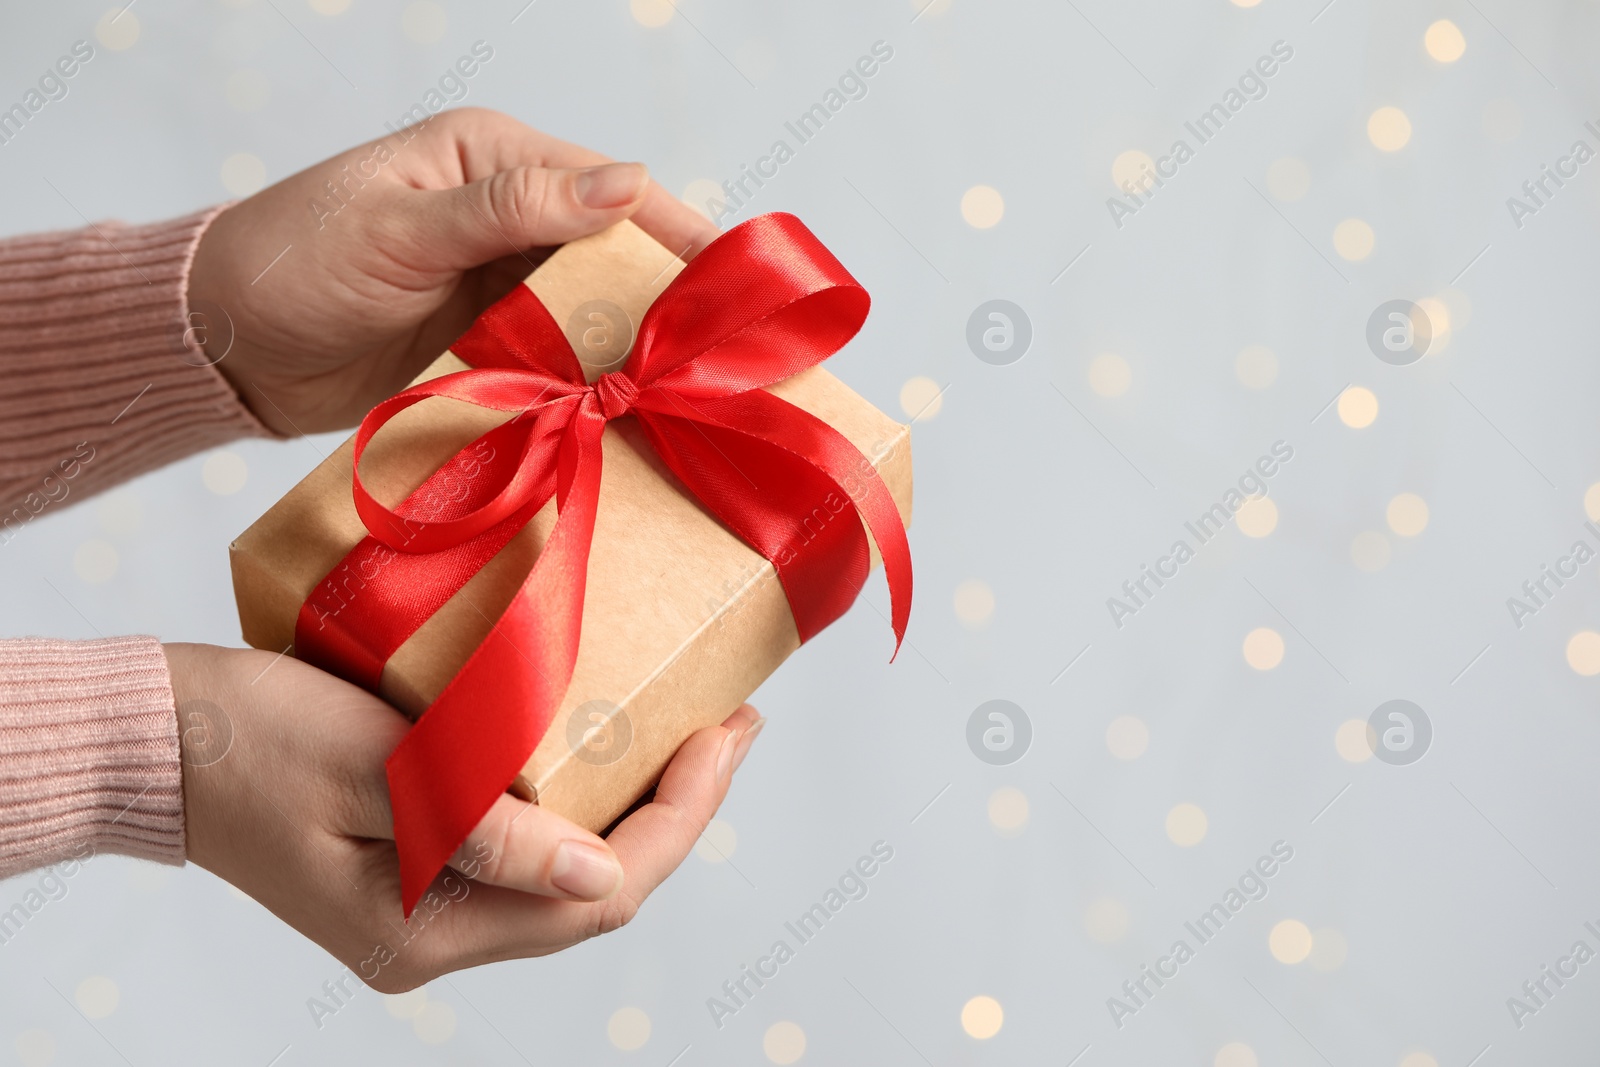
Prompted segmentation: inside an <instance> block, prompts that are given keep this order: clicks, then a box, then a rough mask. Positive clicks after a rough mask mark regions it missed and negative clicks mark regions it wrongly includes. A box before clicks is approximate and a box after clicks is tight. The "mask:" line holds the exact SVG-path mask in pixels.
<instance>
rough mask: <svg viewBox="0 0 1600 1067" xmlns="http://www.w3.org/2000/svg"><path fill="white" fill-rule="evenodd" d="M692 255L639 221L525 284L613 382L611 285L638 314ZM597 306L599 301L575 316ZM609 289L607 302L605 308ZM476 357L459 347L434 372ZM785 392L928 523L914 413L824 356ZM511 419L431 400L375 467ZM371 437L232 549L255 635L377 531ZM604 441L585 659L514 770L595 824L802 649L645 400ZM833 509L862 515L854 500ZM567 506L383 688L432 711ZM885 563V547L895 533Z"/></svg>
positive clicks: (542, 799)
mask: <svg viewBox="0 0 1600 1067" xmlns="http://www.w3.org/2000/svg"><path fill="white" fill-rule="evenodd" d="M682 268H683V263H682V262H680V261H679V260H677V259H676V258H674V257H673V256H672V254H671V253H670V252H668V251H667V250H666V249H664V248H662V247H661V246H660V245H659V244H657V243H656V242H655V241H654V240H652V239H651V238H650V237H648V236H647V235H646V234H645V233H644V232H643V231H642V230H640V229H638V228H637V227H636V226H634V225H633V224H632V223H629V222H624V223H621V224H619V225H617V226H614V227H612V228H611V229H609V230H606V231H604V232H602V233H599V234H596V235H594V236H592V237H587V238H584V239H582V240H579V241H574V242H573V243H571V244H569V245H566V246H564V247H562V248H561V249H559V250H557V251H556V252H555V253H554V254H553V255H552V256H551V257H550V258H549V259H548V260H546V261H545V263H544V264H542V265H541V266H540V267H539V268H538V269H537V270H536V271H534V273H533V274H532V275H531V276H530V277H529V278H528V279H527V280H526V282H525V283H524V284H526V285H527V286H528V287H529V288H530V289H532V290H533V292H534V294H535V295H537V296H538V297H539V299H540V300H541V301H543V302H544V304H545V306H546V307H547V308H549V310H550V312H551V314H552V315H553V316H554V317H555V320H556V322H558V323H562V324H565V325H566V327H567V333H568V337H569V339H571V340H572V341H573V347H574V349H575V350H576V351H577V352H579V354H580V359H581V360H582V362H583V363H584V369H585V374H586V376H587V377H588V379H589V380H590V381H593V380H594V379H595V378H597V377H599V375H600V374H602V373H604V372H605V371H606V370H614V369H618V368H620V366H621V365H622V357H623V355H625V352H626V350H625V349H623V348H619V347H618V346H619V343H620V341H619V339H620V337H621V335H618V334H607V333H606V332H605V330H606V325H607V324H606V318H605V317H604V316H605V313H606V310H608V309H607V308H606V307H605V305H595V304H594V303H593V302H594V301H609V302H610V304H611V305H614V308H611V309H609V310H611V311H612V313H613V315H614V311H615V309H616V308H620V309H621V311H622V312H624V313H625V314H626V316H627V318H628V319H629V320H630V321H631V323H632V325H633V326H635V327H636V326H637V324H638V323H639V321H640V319H641V318H642V317H643V315H644V312H645V310H646V309H647V308H648V307H649V305H650V303H651V302H652V301H653V300H654V299H655V297H656V296H657V294H659V293H660V291H661V290H662V289H663V288H664V287H665V286H666V285H667V283H668V282H670V281H671V280H672V278H673V277H674V276H675V275H676V274H677V273H678V271H679V270H681V269H682ZM582 305H588V307H586V308H584V314H582V315H577V316H575V315H574V313H575V312H576V311H578V309H579V308H580V306H582ZM596 307H599V308H600V309H601V310H600V314H601V315H602V317H601V318H594V317H593V316H592V315H591V314H590V312H592V311H594V310H595V308H596ZM569 320H571V321H569ZM613 325H614V324H613ZM586 330H588V331H590V332H589V333H587V334H586V333H585V331H586ZM626 336H627V337H629V338H631V336H632V332H631V331H629V332H628V333H627V335H626ZM608 338H609V347H608V344H607V341H608ZM464 366H465V364H463V363H462V362H461V361H460V360H458V359H457V358H456V357H455V356H454V355H452V354H451V353H449V352H446V353H445V354H444V355H443V356H441V357H440V358H439V359H438V360H436V361H435V362H434V363H433V365H432V366H431V367H429V368H428V370H427V371H426V372H424V373H423V374H422V375H421V377H419V378H418V380H419V381H422V380H425V379H427V378H432V377H437V376H438V375H440V374H446V373H450V372H451V371H456V370H461V369H463V368H464ZM770 391H771V392H772V393H774V394H776V395H777V396H780V397H782V398H783V399H785V400H788V401H789V402H790V403H793V404H795V405H797V406H799V407H801V408H804V409H806V410H807V411H809V412H811V413H812V414H814V415H816V416H818V417H819V418H822V419H823V420H825V421H826V422H828V423H829V424H831V425H832V426H833V427H834V428H835V429H837V430H838V431H839V432H840V433H842V434H844V436H845V437H847V438H849V440H850V441H851V443H852V444H854V445H855V446H856V447H857V448H858V449H859V450H860V451H861V452H862V453H863V455H864V456H865V457H867V461H869V462H873V463H874V465H875V466H876V467H877V469H878V472H879V474H880V476H881V477H882V478H883V480H884V482H885V483H886V484H887V485H888V487H889V490H890V492H891V493H892V494H893V496H894V499H895V503H896V504H898V505H899V508H900V513H901V515H902V516H903V517H905V518H906V519H907V521H909V518H910V515H911V445H910V437H909V434H908V430H907V427H904V426H902V425H900V424H899V423H896V422H895V421H893V420H892V419H890V418H889V417H888V416H886V415H884V414H883V413H882V412H880V411H878V410H877V409H876V408H874V407H873V406H872V405H871V404H869V403H868V402H867V401H866V400H864V399H862V397H860V396H859V395H857V394H856V393H854V392H852V391H851V390H850V389H849V388H847V387H846V386H845V385H844V384H843V383H841V382H840V381H839V380H838V379H837V378H835V377H833V376H832V375H831V374H829V373H828V372H827V371H825V370H823V369H821V368H813V369H810V370H807V371H804V372H802V373H800V374H797V375H795V376H794V377H792V378H790V379H788V380H786V381H783V382H779V383H778V384H776V385H774V386H772V387H770ZM505 417H506V416H505V415H504V414H503V413H499V412H494V411H488V410H485V409H482V408H477V407H474V406H472V405H469V404H465V403H462V402H459V401H455V400H450V399H447V398H431V399H429V400H425V401H423V402H422V403H420V404H417V405H415V406H413V407H411V408H409V409H408V410H406V411H404V412H402V413H401V414H400V415H399V416H397V417H396V418H395V419H393V420H392V421H391V422H390V423H389V424H388V425H387V426H385V427H384V429H383V430H382V431H381V432H380V433H379V434H378V435H377V436H376V437H375V438H374V439H373V441H372V443H371V444H370V445H369V447H368V449H367V452H366V454H365V456H364V457H363V458H364V459H365V460H366V462H367V468H366V470H365V471H363V472H362V476H363V479H364V480H365V481H366V482H367V484H368V487H369V488H370V489H371V491H372V492H373V494H374V496H376V497H377V498H378V499H379V500H383V501H386V502H388V503H389V504H390V505H391V506H393V505H394V504H396V503H398V502H399V501H400V500H401V499H403V498H404V497H405V496H406V495H407V494H408V493H409V492H411V491H412V490H413V489H415V488H416V487H417V486H418V485H420V484H421V483H422V482H423V481H424V480H425V479H426V478H427V476H428V475H429V474H431V473H432V472H433V471H434V470H435V469H437V468H438V467H439V466H440V465H442V464H443V463H444V462H445V461H446V460H447V459H449V457H450V456H452V455H454V454H455V453H456V452H457V451H459V450H460V449H461V448H463V447H465V446H466V445H467V444H469V443H470V442H471V441H472V440H473V439H474V438H475V437H477V435H479V434H480V433H482V432H483V431H484V430H486V429H488V428H489V427H491V426H493V425H494V424H495V423H497V422H500V421H503V420H504V419H505ZM352 448H353V442H352V441H349V440H347V441H346V442H345V443H344V444H343V445H342V446H341V447H340V448H339V450H338V451H337V452H335V453H334V454H333V455H332V456H330V457H328V459H326V460H325V461H324V462H323V463H321V464H320V465H319V466H318V467H317V468H316V469H315V470H313V471H312V472H311V473H310V474H309V475H307V476H306V478H305V480H304V481H302V482H301V483H300V484H299V485H297V486H295V487H294V488H293V489H292V490H290V491H289V493H288V495H286V496H285V497H284V498H283V499H282V500H280V501H279V502H278V503H277V504H275V505H273V507H272V509H271V510H270V511H268V512H267V513H266V514H265V515H263V516H262V517H261V518H260V519H259V520H257V521H256V523H255V524H254V525H252V526H251V527H250V528H249V529H248V530H246V531H245V532H244V533H243V534H242V535H240V537H239V539H238V540H237V541H235V542H234V543H233V545H232V546H231V548H230V556H231V562H232V566H233V584H234V593H235V596H236V598H237V600H238V604H239V619H240V624H241V626H242V628H243V632H244V639H245V640H246V641H247V642H249V643H250V644H251V645H254V646H255V647H257V648H262V649H268V650H270V651H274V652H278V651H283V650H285V649H290V648H291V646H292V644H293V642H294V629H295V619H296V617H297V615H298V613H299V610H300V606H301V604H302V603H304V601H305V599H306V597H307V596H308V595H310V593H311V591H312V590H313V588H315V587H316V585H317V584H318V583H319V582H320V581H321V580H322V579H323V578H324V576H326V575H327V574H328V573H329V572H330V571H331V570H332V569H333V568H334V567H335V566H336V565H338V563H339V562H340V560H342V559H343V558H344V556H345V554H346V553H348V552H349V550H350V549H351V548H353V547H354V546H355V545H356V543H357V542H359V541H360V540H361V538H362V537H363V536H364V535H365V534H366V529H365V527H364V526H363V525H362V524H361V520H360V518H359V517H358V516H357V515H356V511H355V505H354V503H353V501H352V497H351V489H350V486H351V455H352ZM603 450H604V457H605V465H604V466H605V469H604V476H603V479H602V482H601V488H600V499H599V511H598V515H597V518H596V523H595V533H594V543H593V547H592V548H591V550H590V556H589V577H588V590H587V595H586V597H585V600H584V607H583V634H582V641H581V643H580V645H579V650H578V659H577V665H576V668H575V669H574V671H573V675H572V681H571V684H570V685H569V687H568V689H567V693H566V696H565V698H564V700H563V701H562V704H561V707H560V709H559V710H558V711H557V713H556V716H555V718H554V719H553V720H552V721H551V725H550V728H549V731H548V732H547V733H546V734H545V737H544V739H543V740H542V741H541V742H540V744H539V746H538V747H537V748H536V749H535V751H534V753H533V756H532V758H530V759H529V761H528V763H527V765H526V767H525V768H524V770H523V773H522V775H521V776H520V777H519V778H518V779H517V781H516V783H514V785H513V788H512V791H513V792H516V793H518V794H519V795H521V796H524V797H526V798H528V799H530V800H534V801H536V802H537V803H539V804H541V805H543V806H545V807H547V808H549V809H551V810H553V811H555V812H557V813H559V814H561V815H563V816H565V817H567V818H569V819H571V820H572V821H573V822H575V823H577V824H578V825H580V826H583V827H586V828H587V829H589V830H592V831H595V832H600V831H602V830H603V829H604V828H605V827H607V826H609V825H610V824H611V823H612V822H613V821H614V820H615V819H616V818H617V817H618V816H619V815H621V814H622V813H623V812H625V811H626V810H627V809H628V808H629V807H630V806H631V805H632V804H633V803H634V802H635V801H636V800H637V799H638V798H639V797H641V796H643V795H644V794H645V793H646V792H647V791H648V790H649V789H650V788H651V787H653V786H654V784H655V783H656V781H657V780H658V779H659V778H660V776H661V772H662V770H663V769H664V768H665V767H666V764H667V761H668V760H669V759H671V757H672V755H673V753H674V752H676V751H677V749H678V746H679V745H681V744H682V743H683V742H684V741H685V740H686V739H687V738H688V737H689V736H690V735H691V734H693V733H694V732H695V731H696V730H699V729H701V728H703V727H706V726H712V725H715V724H717V723H720V722H721V721H722V720H723V719H725V718H726V717H727V716H728V715H729V714H730V713H731V712H732V711H733V710H734V709H735V708H736V707H738V706H739V704H740V703H741V702H743V701H744V700H745V698H747V697H748V696H749V695H750V694H751V693H752V692H754V691H755V689H756V687H757V686H758V685H760V684H761V682H762V681H763V680H764V679H765V678H766V677H767V676H768V675H769V674H771V673H772V672H773V671H774V670H776V669H777V667H778V665H779V664H780V663H782V662H783V661H784V659H786V658H787V657H788V656H789V654H790V653H792V652H793V651H794V650H795V649H796V648H798V647H799V638H798V635H797V632H796V630H795V624H794V619H793V618H792V617H791V615H790V613H789V607H788V602H787V601H786V600H785V599H784V595H783V589H782V586H781V585H780V583H779V582H778V581H777V576H776V571H775V569H774V567H773V566H772V564H771V563H770V562H768V561H767V560H766V559H764V558H762V557H761V556H760V555H759V554H758V553H757V552H756V551H755V550H753V549H751V548H750V547H749V546H747V545H746V544H745V543H744V542H742V541H740V540H739V539H738V538H737V537H736V536H734V535H733V534H732V533H731V532H730V531H729V530H727V529H726V528H725V527H724V526H723V525H722V524H721V523H720V522H719V521H718V520H717V519H716V518H714V517H713V516H712V515H711V514H710V513H709V512H707V511H706V510H705V509H704V508H703V507H702V506H701V505H700V503H699V502H698V501H696V500H695V499H694V498H693V497H691V496H689V495H688V494H687V493H686V492H685V490H684V489H683V488H682V486H681V485H680V484H679V483H678V482H677V480H676V478H674V477H673V475H672V474H671V473H670V472H669V471H668V470H667V469H666V468H665V467H664V466H663V465H662V463H661V461H660V459H659V457H657V456H656V455H655V453H654V451H653V450H652V449H651V448H650V447H649V445H648V444H647V443H646V442H645V440H644V437H643V434H642V432H641V431H640V429H639V427H638V425H637V424H636V423H635V422H634V420H633V419H632V418H623V419H620V420H615V421H613V422H612V423H610V424H609V425H608V426H607V428H606V431H605V437H604V441H603ZM818 506H819V509H820V510H819V511H818V512H817V515H818V516H819V517H821V516H827V515H828V509H827V508H826V507H823V506H822V501H818ZM815 521H817V520H813V529H814V524H815ZM820 521H834V522H841V521H857V520H856V518H855V513H854V511H853V510H851V509H848V508H847V509H846V510H845V511H844V512H842V513H840V514H839V515H838V516H836V517H831V518H821V520H820ZM554 522H555V508H554V505H553V504H552V505H549V506H547V507H546V508H545V509H544V510H542V511H541V512H540V513H539V514H538V515H537V516H535V517H534V519H533V521H532V522H531V523H529V524H528V526H527V527H526V528H524V529H523V530H522V531H521V532H520V533H519V534H517V535H516V536H515V537H514V538H512V540H511V541H510V543H508V544H507V545H506V547H505V548H504V549H502V550H501V552H500V553H499V554H498V555H497V556H496V557H495V558H494V559H493V560H491V561H490V562H489V564H488V565H487V566H485V567H484V568H483V570H482V571H480V572H479V573H478V574H477V575H476V576H475V577H474V578H473V579H472V580H471V581H469V582H468V583H467V584H466V586H464V587H463V588H462V589H461V591H460V592H459V593H457V594H456V595H455V596H454V597H453V598H451V600H450V601H448V602H447V603H446V604H445V605H444V607H443V608H442V609H440V611H439V612H438V613H437V614H436V615H434V616H433V617H432V618H431V619H429V620H428V621H427V622H426V623H425V624H424V625H423V626H422V627H421V629H419V630H418V631H417V632H416V633H415V634H414V635H413V636H412V638H411V640H409V641H407V642H406V643H405V644H404V645H402V646H401V648H400V649H399V650H398V651H397V652H396V653H395V655H394V656H393V658H391V659H390V661H389V663H388V665H387V666H386V667H385V668H384V671H383V677H382V680H381V682H380V685H379V690H378V692H379V695H381V696H382V697H384V698H385V699H386V700H388V701H389V702H390V703H392V704H394V705H395V706H396V707H397V708H400V709H401V710H402V711H404V712H406V713H407V714H409V715H411V716H412V717H416V716H417V715H420V714H421V713H422V711H423V710H424V709H425V708H426V707H427V706H428V705H429V704H430V703H431V702H432V701H433V699H434V697H436V696H437V695H438V694H439V692H440V691H441V690H443V688H444V686H445V685H446V683H448V682H449V680H450V679H451V678H452V677H453V676H454V675H455V673H456V671H457V670H458V669H459V668H460V666H461V665H462V664H463V663H465V662H466V660H467V657H468V656H469V655H470V654H471V653H472V651H473V650H474V649H475V648H476V647H477V646H478V644H479V643H480V642H481V641H482V640H483V638H484V636H485V635H486V634H487V633H488V632H489V629H490V627H491V625H492V620H494V619H497V618H498V617H499V616H500V613H501V611H502V610H503V609H504V608H505V606H506V604H507V603H509V601H510V599H511V597H512V596H513V595H514V594H515V592H516V590H517V588H518V586H519V585H520V584H521V582H522V580H523V578H524V577H526V575H527V572H528V569H529V568H530V567H531V566H532V564H533V561H534V559H535V557H536V556H537V554H538V551H539V549H540V547H541V546H542V545H543V544H544V541H545V538H546V537H547V536H548V535H549V533H550V530H551V527H552V526H553V525H554ZM799 525H800V522H799V520H798V519H797V526H799ZM872 562H873V566H874V567H876V566H877V565H878V563H879V557H878V554H877V551H876V548H874V549H873V553H872ZM361 584H362V583H361V581H360V579H359V577H355V578H353V579H352V580H351V581H350V582H349V583H347V587H346V588H347V590H348V592H349V595H350V596H359V595H360V591H361V590H360V586H361ZM885 647H886V648H887V642H886V645H885ZM291 651H292V649H291Z"/></svg>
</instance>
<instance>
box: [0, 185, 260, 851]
mask: <svg viewBox="0 0 1600 1067" xmlns="http://www.w3.org/2000/svg"><path fill="white" fill-rule="evenodd" d="M219 210H221V209H219V208H212V209H210V210H208V211H204V212H201V213H199V214H197V215H191V216H189V217H188V218H183V219H177V220H175V221H172V222H163V223H157V224H155V225H151V226H124V225H121V224H118V223H100V224H98V225H97V226H92V227H90V228H89V229H86V230H78V231H73V232H65V233H46V234H35V235H31V236H27V237H19V238H15V239H13V240H9V241H0V546H3V545H4V544H5V543H7V542H9V541H11V540H12V539H14V538H16V537H19V536H24V535H25V533H26V531H27V526H28V524H29V522H30V521H32V519H33V516H34V515H35V514H37V513H39V512H41V511H43V510H44V509H45V508H46V507H47V506H49V504H50V502H51V501H52V500H54V499H59V498H61V496H62V488H63V485H64V484H66V485H68V486H69V488H70V492H71V496H72V499H73V500H74V501H77V500H80V499H82V498H83V497H86V496H89V495H91V494H93V493H96V492H99V491H101V490H103V489H106V488H109V487H110V486H112V485H114V484H116V483H117V482H120V481H123V480H125V479H128V478H131V477H133V476H134V475H136V474H142V473H143V472H145V471H148V470H152V469H154V468H156V467H159V466H162V465H163V464H166V463H170V462H172V461H173V460H176V459H179V458H181V457H183V456H186V455H189V454H190V453H193V452H197V451H200V450H202V449H206V448H211V447H214V446H216V445H219V444H222V443H223V442H225V441H229V440H232V439H234V438H238V437H244V436H263V435H265V434H266V431H265V430H264V429H263V428H262V427H261V425H260V424H259V423H258V422H257V421H256V420H255V418H254V417H253V416H252V415H251V414H250V413H249V412H248V411H247V410H246V409H245V407H244V405H243V404H241V403H240V401H239V398H238V397H237V396H236V395H235V394H234V391H233V389H232V388H231V387H230V386H229V385H228V383H227V381H226V380H225V379H224V378H223V377H222V375H220V374H219V373H218V372H217V371H216V370H215V368H213V367H210V366H205V365H203V364H204V360H203V358H201V357H200V356H199V353H198V350H197V349H196V348H195V347H194V345H193V344H192V341H191V340H190V337H189V336H186V334H185V327H186V326H188V325H189V323H188V315H189V309H188V305H187V297H186V290H187V287H188V279H189V263H190V261H191V259H192V258H193V256H194V249H195V245H196V244H197V243H198V241H199V238H200V234H201V233H202V232H203V231H204V230H205V227H206V225H207V223H209V222H210V221H211V219H212V218H213V217H214V216H215V215H216V214H217V212H218V211H219ZM186 357H187V358H186ZM86 848H93V849H95V850H96V851H100V852H121V853H125V854H128V855H133V856H142V857H144V858H146V859H154V860H160V861H162V862H164V863H174V864H181V863H182V862H183V857H184V837H183V774H182V768H181V765H180V763H179V749H178V727H177V716H176V713H175V711H174V708H173V700H172V684H171V681H170V679H169V678H168V676H167V661H166V657H165V655H163V653H162V651H161V645H160V643H159V642H158V641H157V640H156V639H155V638H153V637H114V638H110V639H107V640H100V641H57V640H50V639H47V638H38V637H28V638H20V639H15V640H0V877H4V876H7V875H11V874H15V873H18V872H20V871H24V870H27V869H29V868H31V867H38V866H43V865H45V864H49V863H54V862H56V861H58V860H61V859H65V858H67V857H69V856H80V857H81V855H82V854H83V853H84V851H85V849H86Z"/></svg>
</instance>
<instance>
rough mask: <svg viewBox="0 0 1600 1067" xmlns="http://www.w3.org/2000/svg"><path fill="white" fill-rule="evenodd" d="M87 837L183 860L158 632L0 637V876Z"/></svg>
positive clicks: (179, 779) (68, 851) (102, 844)
mask: <svg viewBox="0 0 1600 1067" xmlns="http://www.w3.org/2000/svg"><path fill="white" fill-rule="evenodd" d="M86 846H88V847H92V848H93V850H94V851H95V852H116V853H122V854H124V855H129V856H139V857H141V858H144V859H150V860H157V861H159V862H162V863H171V864H181V863H183V858H184V836H183V768H182V765H181V763H180V762H179V749H178V720H177V714H176V712H175V710H174V707H173V698H172V684H171V681H170V679H169V677H168V674H167V660H166V656H165V654H164V653H163V652H162V649H161V645H160V643H159V642H157V641H156V639H155V638H153V637H113V638H107V639H105V640H99V641H54V640H46V639H44V638H21V639H17V640H5V641H0V877H9V876H10V875H13V874H17V873H20V872H22V871H25V870H30V869H32V868H35V867H42V866H45V865H47V864H52V863H56V862H59V861H61V860H64V859H67V858H69V857H76V858H80V859H81V858H83V856H84V855H85V848H86Z"/></svg>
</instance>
